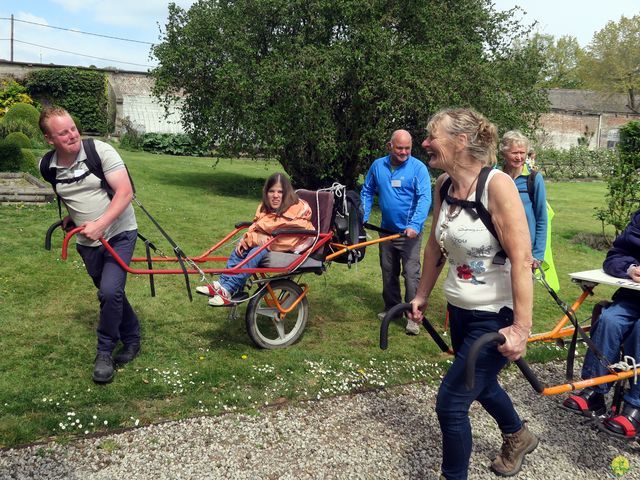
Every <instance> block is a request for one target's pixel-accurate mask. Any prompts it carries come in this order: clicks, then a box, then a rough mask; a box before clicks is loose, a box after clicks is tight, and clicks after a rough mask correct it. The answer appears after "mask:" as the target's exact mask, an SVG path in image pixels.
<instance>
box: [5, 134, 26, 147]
mask: <svg viewBox="0 0 640 480" xmlns="http://www.w3.org/2000/svg"><path fill="white" fill-rule="evenodd" d="M4 141H5V142H10V143H15V144H16V145H18V146H19V147H20V148H31V140H29V137H27V136H26V135H25V134H24V133H22V132H13V133H10V134H9V135H7V136H6V137H5V138H4Z"/></svg>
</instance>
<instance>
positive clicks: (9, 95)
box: [0, 80, 33, 117]
mask: <svg viewBox="0 0 640 480" xmlns="http://www.w3.org/2000/svg"><path fill="white" fill-rule="evenodd" d="M16 103H27V104H29V105H32V104H33V99H32V98H31V97H30V96H29V94H28V93H27V89H26V87H23V86H22V85H20V84H19V83H18V82H16V81H14V80H0V117H2V116H3V115H4V114H5V112H6V111H7V110H9V108H10V107H11V106H12V105H14V104H16Z"/></svg>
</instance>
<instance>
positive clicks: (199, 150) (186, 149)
mask: <svg viewBox="0 0 640 480" xmlns="http://www.w3.org/2000/svg"><path fill="white" fill-rule="evenodd" d="M142 149H143V150H144V151H146V152H152V153H164V154H167V155H190V156H194V157H197V156H204V155H207V154H208V153H209V151H208V149H207V148H205V147H202V146H200V145H198V144H196V143H195V142H194V141H193V140H191V137H189V135H186V134H184V133H145V134H144V135H143V136H142Z"/></svg>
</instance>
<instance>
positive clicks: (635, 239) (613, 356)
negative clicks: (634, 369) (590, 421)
mask: <svg viewBox="0 0 640 480" xmlns="http://www.w3.org/2000/svg"><path fill="white" fill-rule="evenodd" d="M602 268H603V270H604V271H605V273H607V274H609V275H612V276H614V277H618V278H624V279H627V280H632V281H633V282H636V283H640V210H638V211H637V212H635V213H634V214H633V216H632V218H631V222H629V224H628V225H627V226H626V228H625V229H624V230H623V232H622V233H621V234H620V235H618V237H617V238H616V239H615V240H614V242H613V246H612V247H611V249H610V250H609V252H607V257H606V258H605V260H604V263H603V265H602ZM611 300H612V303H611V304H610V305H608V306H607V307H605V308H604V309H603V310H602V312H601V314H600V316H599V317H598V320H597V321H596V322H595V323H594V325H593V327H592V329H591V332H590V335H591V339H592V340H593V343H594V344H595V346H596V347H597V348H598V350H599V351H600V353H601V354H602V356H603V357H604V359H605V360H606V362H608V364H609V365H611V364H614V363H616V362H617V361H618V360H619V358H620V347H621V346H623V348H624V354H625V355H628V356H630V357H633V358H635V359H636V360H638V359H639V357H640V291H638V290H633V289H630V288H619V289H618V290H617V291H616V292H615V293H614V294H613V297H612V299H611ZM608 373H609V370H608V368H607V366H606V365H603V364H602V363H601V362H600V360H599V359H598V358H597V357H596V355H595V354H594V352H593V351H591V349H589V350H587V353H586V355H585V358H584V364H583V366H582V378H583V379H584V380H587V379H590V378H594V377H600V376H603V375H607V374H608ZM630 380H631V388H630V389H629V390H628V391H627V392H626V394H625V395H624V406H623V407H622V410H621V411H620V412H612V414H611V415H610V416H609V417H607V418H605V419H604V421H603V425H604V427H605V428H606V429H607V430H608V431H610V432H611V433H613V434H614V435H620V436H623V437H626V438H633V437H637V436H638V435H639V434H640V383H638V382H636V381H635V380H634V379H633V378H632V379H630ZM610 389H611V384H610V383H603V384H602V385H596V386H594V387H588V388H585V389H583V390H581V391H580V392H578V393H576V394H574V395H571V396H569V397H568V398H567V399H565V401H564V402H563V406H564V407H565V408H567V409H568V410H571V411H573V412H575V413H580V414H583V415H587V416H590V415H591V414H592V413H594V414H595V415H604V414H605V413H606V412H607V404H606V398H605V396H606V394H607V393H608V392H609V390H610Z"/></svg>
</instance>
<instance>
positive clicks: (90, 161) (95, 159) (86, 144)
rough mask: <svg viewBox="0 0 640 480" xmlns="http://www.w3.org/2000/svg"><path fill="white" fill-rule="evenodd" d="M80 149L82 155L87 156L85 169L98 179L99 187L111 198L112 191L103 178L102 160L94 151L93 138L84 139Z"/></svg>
mask: <svg viewBox="0 0 640 480" xmlns="http://www.w3.org/2000/svg"><path fill="white" fill-rule="evenodd" d="M82 147H83V148H84V153H85V154H86V155H87V161H86V162H87V168H88V169H89V171H90V172H91V173H93V174H94V175H95V176H96V177H98V178H99V179H100V186H101V187H102V188H103V189H104V190H106V191H107V193H108V194H109V196H110V197H112V196H113V190H112V189H111V187H109V184H108V183H107V179H106V177H105V176H104V170H103V169H102V159H101V158H100V156H99V155H98V152H97V151H96V144H95V142H94V141H93V138H85V139H84V140H82Z"/></svg>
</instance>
